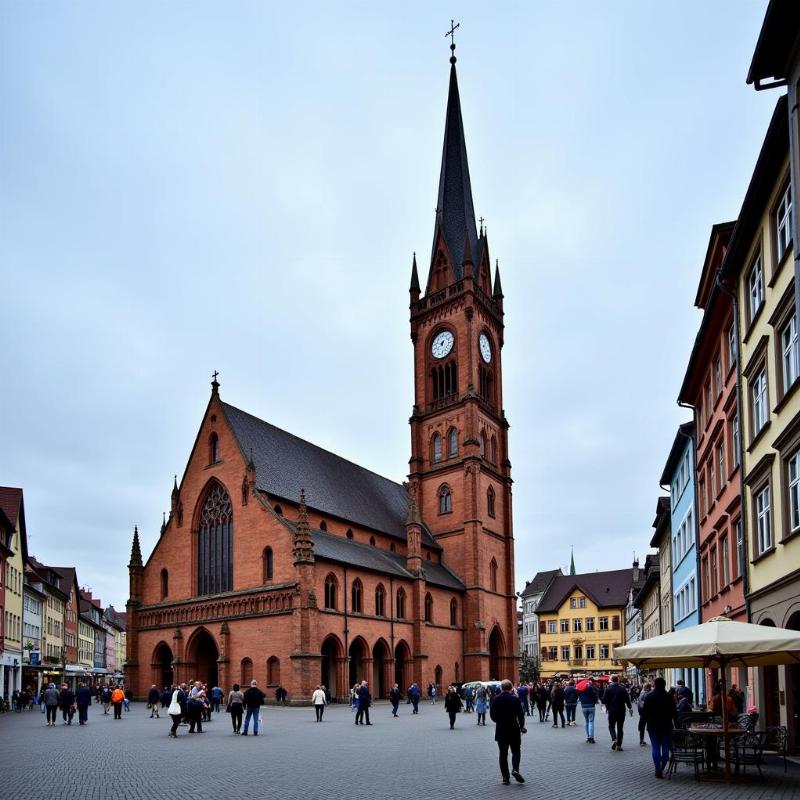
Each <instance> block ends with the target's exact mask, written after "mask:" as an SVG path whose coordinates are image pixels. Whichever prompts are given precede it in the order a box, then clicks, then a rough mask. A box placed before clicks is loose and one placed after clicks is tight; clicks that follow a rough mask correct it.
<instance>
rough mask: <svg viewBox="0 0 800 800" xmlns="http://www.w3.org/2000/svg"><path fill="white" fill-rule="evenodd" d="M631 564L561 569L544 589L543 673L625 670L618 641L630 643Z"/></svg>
mask: <svg viewBox="0 0 800 800" xmlns="http://www.w3.org/2000/svg"><path fill="white" fill-rule="evenodd" d="M632 582H633V571H632V570H631V569H618V570H612V571H609V572H588V573H586V574H583V575H559V576H557V577H556V578H555V579H554V580H553V582H552V583H551V584H550V586H549V587H548V589H547V591H546V592H545V594H544V595H543V597H542V599H541V601H540V603H539V607H538V609H537V614H538V617H539V647H540V674H541V676H542V677H544V678H549V677H553V676H555V675H574V676H583V675H600V674H610V675H613V674H614V673H616V674H621V673H622V667H621V666H620V665H619V664H618V663H617V662H616V661H615V660H614V659H613V657H612V656H613V652H614V647H615V646H616V645H620V644H624V643H625V606H626V605H627V603H628V592H629V590H630V587H631V584H632Z"/></svg>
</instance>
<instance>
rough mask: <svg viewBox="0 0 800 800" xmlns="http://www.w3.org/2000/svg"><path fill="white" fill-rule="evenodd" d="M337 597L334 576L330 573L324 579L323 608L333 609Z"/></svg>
mask: <svg viewBox="0 0 800 800" xmlns="http://www.w3.org/2000/svg"><path fill="white" fill-rule="evenodd" d="M336 595H337V584H336V576H335V575H334V574H333V573H332V572H331V573H329V574H328V577H327V578H325V608H330V609H335V608H336V605H337V602H336Z"/></svg>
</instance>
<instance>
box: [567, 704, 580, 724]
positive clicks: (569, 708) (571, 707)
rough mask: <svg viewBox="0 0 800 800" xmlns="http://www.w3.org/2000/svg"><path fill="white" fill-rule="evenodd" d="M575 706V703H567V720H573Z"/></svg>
mask: <svg viewBox="0 0 800 800" xmlns="http://www.w3.org/2000/svg"><path fill="white" fill-rule="evenodd" d="M576 708H577V703H567V705H566V709H567V722H575V709H576Z"/></svg>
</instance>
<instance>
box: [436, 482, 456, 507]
mask: <svg viewBox="0 0 800 800" xmlns="http://www.w3.org/2000/svg"><path fill="white" fill-rule="evenodd" d="M452 510H453V495H452V493H451V492H450V487H449V486H448V485H447V484H444V485H442V486H441V487H440V488H439V513H440V514H449V513H450V512H451V511H452Z"/></svg>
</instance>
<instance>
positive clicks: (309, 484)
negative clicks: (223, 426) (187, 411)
mask: <svg viewBox="0 0 800 800" xmlns="http://www.w3.org/2000/svg"><path fill="white" fill-rule="evenodd" d="M222 408H223V410H224V412H225V416H226V417H227V419H228V422H229V424H230V426H231V430H232V431H233V433H234V436H235V437H236V439H237V441H238V442H239V447H240V448H241V450H242V453H243V454H244V457H245V458H249V457H250V454H251V453H252V456H253V461H254V463H255V466H256V488H257V489H258V490H259V491H262V492H266V493H267V494H269V495H270V496H271V497H280V498H283V499H285V500H288V501H290V502H293V503H297V502H298V500H299V498H300V490H301V489H305V493H306V505H307V506H308V507H309V508H313V509H315V510H316V511H321V512H322V513H324V514H330V515H331V516H334V517H339V518H340V519H343V520H349V521H350V522H355V523H358V524H359V525H363V526H364V527H366V528H369V529H371V530H374V531H379V532H382V533H386V534H388V535H389V536H393V537H394V538H396V539H399V540H401V541H403V542H405V541H406V516H407V514H408V490H407V489H406V486H405V485H404V484H402V483H395V482H394V481H391V480H389V479H388V478H384V477H382V476H381V475H377V474H376V473H374V472H370V471H369V470H368V469H364V467H360V466H358V464H354V463H353V462H352V461H347V460H346V459H344V458H342V457H341V456H337V455H336V454H335V453H331V452H330V451H328V450H323V449H322V448H321V447H317V445H315V444H311V442H307V441H305V440H304V439H300V438H298V437H297V436H294V435H293V434H291V433H287V432H286V431H284V430H281V429H280V428H276V427H275V426H274V425H270V423H268V422H264V420H261V419H259V418H258V417H254V416H253V415H252V414H248V413H247V412H246V411H242V410H241V409H238V408H236V407H235V406H232V405H230V404H229V403H222ZM422 543H423V545H424V546H425V547H428V548H430V549H432V550H437V551H439V550H441V549H442V547H441V545H440V544H439V543H438V542H436V540H435V539H434V538H433V536H432V535H431V533H430V531H428V530H427V529H425V528H424V526H423V534H422Z"/></svg>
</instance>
